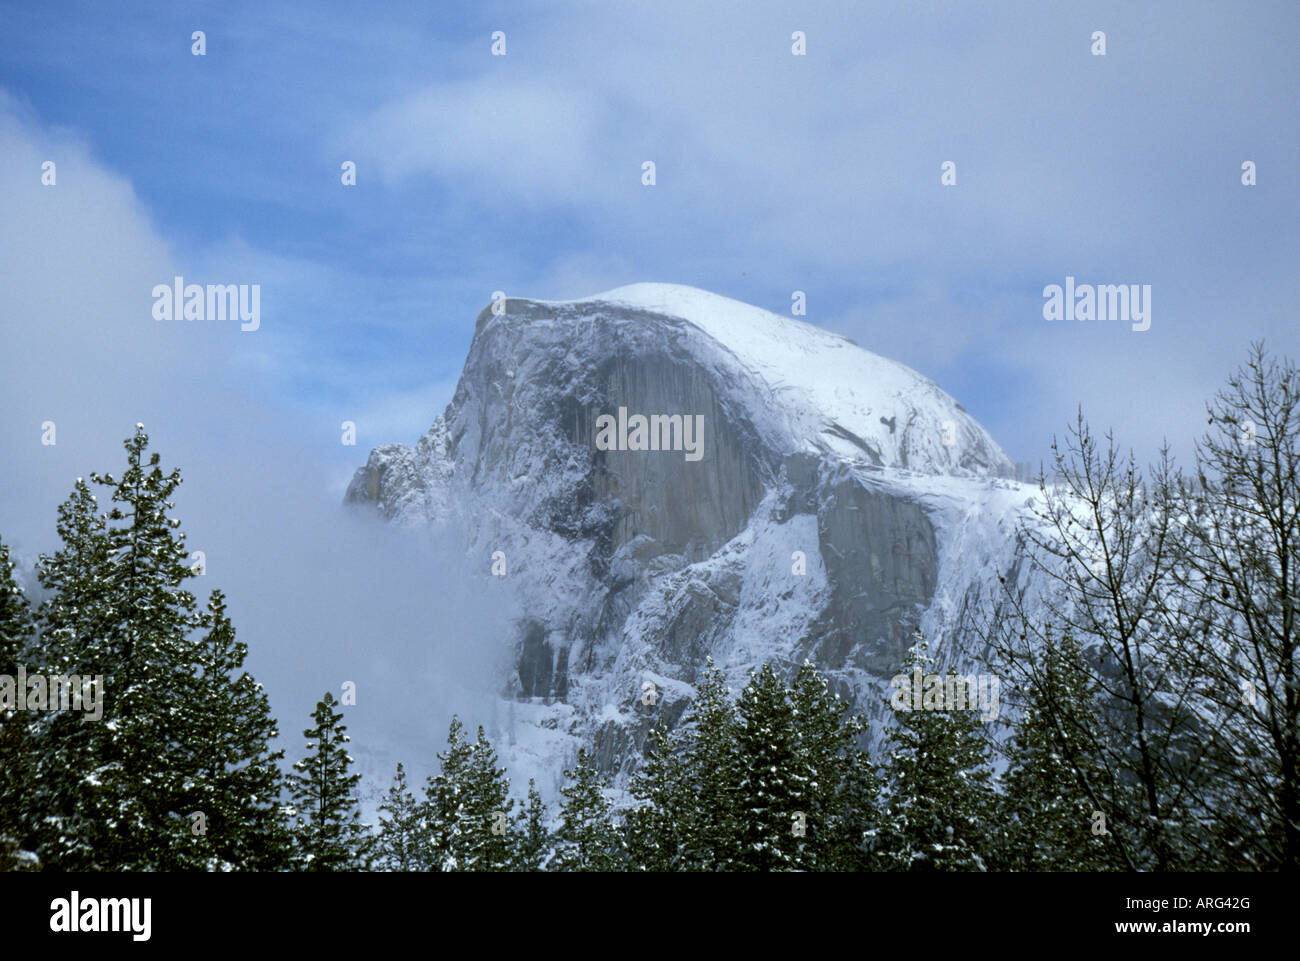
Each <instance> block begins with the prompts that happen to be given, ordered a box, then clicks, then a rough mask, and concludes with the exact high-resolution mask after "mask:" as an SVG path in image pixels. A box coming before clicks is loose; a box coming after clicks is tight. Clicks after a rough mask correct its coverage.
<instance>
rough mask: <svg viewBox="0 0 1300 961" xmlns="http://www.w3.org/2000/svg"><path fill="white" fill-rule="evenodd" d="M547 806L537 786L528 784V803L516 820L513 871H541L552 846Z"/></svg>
mask: <svg viewBox="0 0 1300 961" xmlns="http://www.w3.org/2000/svg"><path fill="white" fill-rule="evenodd" d="M546 822H547V813H546V804H545V803H544V802H543V801H542V795H541V794H540V793H538V790H537V785H536V784H534V783H533V781H532V780H529V782H528V801H527V803H525V804H523V805H521V807H520V809H519V813H518V815H516V818H515V832H514V851H513V856H512V858H511V862H510V863H511V868H510V869H511V870H512V871H541V870H542V869H543V867H544V864H545V861H546V855H547V853H548V852H549V850H550V846H551V832H550V830H549V829H548V828H547V826H546Z"/></svg>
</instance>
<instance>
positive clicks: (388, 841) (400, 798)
mask: <svg viewBox="0 0 1300 961" xmlns="http://www.w3.org/2000/svg"><path fill="white" fill-rule="evenodd" d="M379 810H380V811H381V812H383V813H382V814H380V816H379V840H378V843H377V845H376V853H377V855H378V861H379V865H380V866H381V867H382V868H384V869H385V870H387V871H421V870H423V869H424V867H425V862H424V856H425V854H426V853H427V850H428V841H427V839H426V837H425V820H424V818H425V811H424V806H423V805H422V804H419V803H418V802H417V801H416V800H415V796H414V795H413V794H412V793H411V790H410V788H408V787H407V786H406V771H405V770H404V769H403V767H402V765H401V764H398V765H397V774H396V775H395V776H394V777H393V783H392V786H391V787H389V789H388V797H387V799H386V800H385V801H384V803H383V804H381V805H380V806H379ZM385 815H387V816H386V817H385Z"/></svg>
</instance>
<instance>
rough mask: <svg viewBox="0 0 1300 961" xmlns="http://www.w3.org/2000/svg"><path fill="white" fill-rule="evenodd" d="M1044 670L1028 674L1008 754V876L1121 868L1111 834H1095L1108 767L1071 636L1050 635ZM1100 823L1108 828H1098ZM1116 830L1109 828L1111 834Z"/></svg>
mask: <svg viewBox="0 0 1300 961" xmlns="http://www.w3.org/2000/svg"><path fill="white" fill-rule="evenodd" d="M1048 642H1049V643H1048V644H1047V645H1046V647H1045V648H1044V649H1043V651H1042V654H1041V664H1040V665H1039V669H1038V670H1036V671H1034V672H1033V673H1031V674H1029V675H1028V676H1027V678H1026V684H1027V686H1028V688H1029V690H1028V692H1027V703H1026V704H1025V705H1024V708H1023V710H1022V712H1021V714H1020V717H1019V718H1018V719H1017V721H1016V727H1015V733H1014V735H1013V737H1012V738H1011V741H1010V742H1009V743H1008V745H1007V747H1006V751H1005V753H1006V757H1007V761H1008V768H1007V772H1006V774H1005V775H1004V776H1003V779H1002V781H1003V786H1004V792H1003V795H1002V796H1001V797H1000V798H999V805H1000V807H1001V808H1002V811H1003V814H1002V817H1001V818H1000V819H999V821H1000V822H1001V824H1002V838H1003V845H1002V852H1001V856H1000V857H999V858H998V864H997V867H999V868H1002V869H1005V870H1008V871H1100V870H1105V869H1106V868H1107V867H1115V868H1120V869H1122V867H1123V863H1122V860H1120V859H1119V858H1118V855H1116V854H1115V852H1113V851H1111V850H1110V847H1109V844H1108V838H1110V837H1111V836H1112V835H1111V834H1110V833H1109V832H1110V829H1109V828H1108V829H1107V833H1105V834H1102V833H1101V832H1100V831H1096V832H1095V831H1094V816H1093V812H1095V811H1097V810H1098V809H1099V807H1102V806H1104V805H1100V804H1099V803H1098V800H1097V798H1099V797H1101V796H1102V794H1101V789H1102V785H1103V782H1104V780H1105V777H1106V775H1105V770H1104V767H1103V766H1102V765H1100V764H1098V763H1097V762H1096V760H1095V758H1094V756H1093V751H1094V750H1095V745H1096V743H1097V740H1098V730H1097V725H1096V724H1094V723H1090V721H1089V719H1090V718H1092V717H1094V716H1095V713H1096V710H1097V703H1098V701H1097V690H1096V684H1095V682H1094V681H1093V678H1092V675H1091V674H1090V673H1089V672H1088V670H1087V669H1086V668H1085V667H1084V663H1083V652H1082V651H1081V649H1080V647H1079V644H1078V642H1077V641H1076V640H1075V638H1074V635H1073V632H1072V631H1069V630H1066V631H1065V633H1064V635H1063V636H1062V637H1061V638H1060V639H1059V640H1054V638H1053V637H1052V635H1051V632H1050V631H1049V632H1048ZM1097 823H1098V824H1101V823H1104V822H1097ZM1113 826H1114V825H1112V827H1113Z"/></svg>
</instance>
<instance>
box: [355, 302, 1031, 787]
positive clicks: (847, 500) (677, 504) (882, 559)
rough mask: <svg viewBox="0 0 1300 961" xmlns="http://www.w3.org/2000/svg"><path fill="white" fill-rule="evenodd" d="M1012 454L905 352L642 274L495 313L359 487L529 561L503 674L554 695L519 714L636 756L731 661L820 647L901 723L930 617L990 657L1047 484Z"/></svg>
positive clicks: (628, 761) (511, 577) (520, 693)
mask: <svg viewBox="0 0 1300 961" xmlns="http://www.w3.org/2000/svg"><path fill="white" fill-rule="evenodd" d="M502 307H503V309H502ZM638 415H639V416H640V417H643V418H645V420H646V425H648V429H647V430H645V431H643V432H642V433H641V434H640V435H638V433H637V424H638V421H637V417H638ZM673 418H679V419H677V420H674V419H673ZM687 425H698V428H699V430H698V433H697V434H695V435H693V436H691V435H687V434H686V433H685V432H684V430H683V429H682V428H684V427H685V426H687ZM602 427H603V429H604V433H603V434H602ZM611 437H612V438H613V439H614V443H613V445H611V443H610V440H611ZM620 440H622V441H625V443H620ZM688 440H689V441H691V442H692V443H694V444H695V446H694V447H690V446H688V445H687V443H686V442H687V441H688ZM611 447H612V448H613V449H611ZM619 447H622V448H623V449H617V448H619ZM645 447H659V448H673V449H638V448H645ZM1012 473H1013V467H1012V464H1011V463H1010V461H1009V460H1008V459H1007V457H1006V455H1005V454H1003V452H1002V451H1001V450H1000V449H999V448H998V446H997V444H996V443H995V442H994V441H993V439H992V438H991V437H990V436H989V435H988V433H987V432H986V431H985V430H984V429H983V428H982V427H980V425H979V424H978V423H976V422H975V421H974V420H973V419H972V418H971V417H970V416H969V415H968V414H967V413H966V412H965V410H964V409H962V408H961V407H960V405H958V404H957V403H956V402H955V401H954V400H953V399H952V398H951V397H949V396H948V395H947V394H945V393H944V392H943V391H942V390H940V389H939V388H938V387H937V386H936V385H935V384H933V383H932V382H931V381H929V380H927V379H925V378H924V377H922V376H920V375H919V374H917V373H915V372H914V371H912V370H910V369H908V368H906V367H904V366H902V365H901V364H897V363H895V362H893V361H889V360H887V359H885V358H882V357H878V356H876V355H874V354H871V353H869V352H867V351H865V350H862V349H860V348H858V347H857V346H856V345H854V344H853V343H851V342H850V341H848V340H846V339H844V338H841V337H838V336H836V335H833V334H830V333H828V332H826V331H823V330H821V329H819V328H816V327H813V326H811V325H808V324H804V323H800V322H798V321H795V320H792V319H789V318H784V317H780V316H777V315H774V314H771V313H768V312H766V311H762V310H759V309H757V308H753V307H749V306H747V305H744V304H739V303H737V302H735V301H731V300H728V299H726V298H722V297H717V296H715V295H712V294H708V293H706V292H704V291H699V290H695V289H693V288H686V287H675V286H667V285H652V284H641V285H635V286H633V287H626V288H620V289H618V290H615V291H611V292H610V293H607V294H604V295H600V296H597V297H592V298H588V299H586V300H582V301H572V302H564V303H547V302H540V301H531V300H518V299H512V300H507V301H505V302H504V304H503V305H498V307H497V310H496V311H494V310H493V309H491V308H489V309H486V310H484V311H483V312H482V313H481V314H480V315H479V317H478V319H477V323H476V327H475V334H474V339H473V343H472V345H471V347H470V352H469V357H468V359H467V360H466V363H465V368H464V371H463V373H462V375H461V379H460V382H459V384H458V386H457V389H456V393H455V396H454V398H453V399H452V402H451V404H450V405H449V406H448V408H447V410H446V411H445V412H444V413H443V414H442V415H441V416H439V417H438V418H437V419H436V420H435V422H434V424H433V427H432V428H431V430H430V431H429V432H428V434H426V435H425V436H424V437H423V438H421V439H420V440H419V441H418V442H417V443H416V444H415V445H414V446H412V447H407V446H403V445H388V446H385V447H379V448H376V449H374V450H373V451H372V452H371V454H370V458H369V460H368V462H367V463H366V465H365V466H364V467H362V468H361V469H360V470H358V471H357V473H356V475H355V477H354V479H353V481H352V483H351V485H350V487H349V489H348V492H347V500H348V501H350V502H353V503H357V504H365V505H372V506H373V508H375V509H377V510H378V511H380V512H381V513H382V514H383V515H384V516H385V517H387V518H390V519H392V520H394V521H396V522H400V523H404V524H417V525H424V524H434V525H456V526H458V527H460V528H461V529H463V531H464V535H465V539H466V544H467V548H466V549H467V551H468V554H469V557H470V558H471V563H477V564H481V565H482V569H483V572H484V576H485V577H488V576H491V574H490V570H491V568H492V567H493V564H494V558H495V559H496V561H495V562H496V563H497V564H498V567H500V566H501V565H504V569H505V572H506V573H505V577H506V579H507V580H508V582H509V583H510V584H511V586H512V587H513V589H514V592H515V594H516V596H517V597H518V598H519V599H520V600H521V603H522V605H523V607H524V609H525V610H526V611H527V615H526V617H524V618H523V619H521V621H520V623H519V625H518V630H519V633H518V638H517V642H516V653H517V657H516V669H515V671H514V673H513V675H512V676H511V677H509V678H505V679H503V696H504V697H506V698H508V699H511V700H513V701H515V702H516V703H518V704H528V705H532V706H533V710H532V713H531V714H529V715H528V718H529V719H527V720H524V721H519V720H517V721H516V723H525V724H527V723H536V724H542V725H545V726H547V727H552V728H559V729H563V730H564V731H566V732H567V733H568V734H570V735H571V736H572V738H573V739H574V740H575V743H576V740H577V739H593V740H594V743H595V746H596V756H597V758H598V760H599V762H600V763H601V765H602V766H603V767H604V768H605V769H606V770H607V771H609V772H611V773H614V774H616V775H618V776H619V777H621V776H623V775H625V774H626V773H627V771H628V770H629V769H630V767H631V766H632V765H633V764H634V763H635V760H636V757H637V753H638V752H637V749H638V747H639V745H640V744H641V742H642V739H643V737H644V734H645V733H646V731H647V730H648V729H649V728H650V727H651V726H652V725H653V724H654V723H655V722H656V721H657V720H659V719H661V718H662V719H664V720H666V721H668V722H669V723H672V722H674V721H675V720H676V719H677V717H679V716H680V714H681V712H682V710H683V709H684V707H685V705H686V703H687V701H688V700H689V697H690V696H691V694H692V693H693V691H692V684H693V683H694V682H695V680H696V678H697V676H698V673H699V671H700V670H701V668H702V667H703V665H704V663H705V660H706V658H709V657H712V659H713V660H714V662H715V663H717V664H718V665H719V666H720V667H721V668H723V670H724V671H725V672H726V673H727V675H728V678H729V680H730V681H731V682H732V683H733V684H734V685H735V686H737V687H738V686H740V685H741V684H743V682H744V680H745V678H746V676H747V673H748V671H749V670H751V669H753V668H755V667H757V666H758V665H760V664H761V663H763V662H765V661H772V662H777V663H779V664H780V665H782V666H783V667H785V668H786V669H790V670H792V669H793V668H794V667H796V666H797V665H798V664H799V663H800V662H801V661H802V660H803V659H804V658H810V659H812V660H813V661H814V663H816V664H817V665H818V666H819V667H820V668H821V669H822V670H823V672H824V673H826V674H828V675H829V676H830V677H831V678H833V680H834V682H835V684H836V686H837V687H838V689H839V690H840V692H841V693H842V694H843V695H844V696H846V697H848V698H850V699H852V700H853V701H854V702H855V703H856V704H857V705H858V706H859V708H860V709H862V710H863V711H864V713H866V714H868V716H869V717H873V718H875V719H877V720H881V721H883V719H884V710H883V707H884V698H885V696H886V692H887V690H888V679H889V678H890V677H892V676H893V675H894V674H896V673H898V671H899V669H900V666H901V664H902V663H903V660H904V657H905V653H906V649H907V647H908V646H909V644H910V643H911V641H910V637H911V635H912V633H913V631H914V630H915V629H916V628H917V627H918V626H921V627H922V628H923V629H924V630H925V632H926V634H927V636H928V637H930V638H931V639H932V642H933V643H934V644H935V645H936V646H937V648H938V650H939V653H940V655H941V657H946V658H947V659H949V660H951V661H952V662H954V663H958V664H959V666H964V665H967V664H971V663H975V662H976V661H977V660H978V658H979V656H980V652H970V651H962V650H959V649H957V648H956V647H954V645H953V641H952V638H953V637H954V636H955V632H954V629H955V627H956V623H957V621H958V619H959V618H960V617H961V616H963V615H967V616H968V615H969V614H970V613H971V612H972V611H976V610H980V611H987V610H988V608H989V605H990V604H991V603H993V601H992V598H994V596H995V593H996V592H995V591H994V590H993V586H992V585H991V584H990V581H991V580H992V579H993V578H994V576H995V568H996V567H998V566H1003V565H1005V564H1006V563H1007V562H1009V561H1010V560H1013V559H1014V553H1015V538H1014V529H1015V526H1016V520H1017V518H1018V516H1019V515H1020V512H1021V511H1022V510H1023V507H1024V502H1025V500H1026V497H1027V496H1028V493H1029V492H1028V489H1025V488H1021V487H1020V485H1017V484H1015V483H1014V482H1012V481H1010V480H1007V479H1006V478H1009V477H1010V476H1011V475H1012ZM497 573H498V574H499V573H500V570H499V569H498V572H497ZM647 684H652V685H654V688H653V697H651V698H648V699H647V698H645V697H643V694H644V692H645V691H646V690H647V689H646V687H645V685H647ZM646 700H649V701H651V702H652V703H645V702H646ZM515 716H516V718H518V717H519V716H520V715H518V714H516V715H515ZM527 742H528V739H527V738H526V737H524V738H520V739H518V742H517V743H518V744H520V745H525V744H527ZM519 750H526V748H525V747H520V748H519Z"/></svg>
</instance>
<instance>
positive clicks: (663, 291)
mask: <svg viewBox="0 0 1300 961" xmlns="http://www.w3.org/2000/svg"><path fill="white" fill-rule="evenodd" d="M529 303H532V304H536V305H538V306H540V307H543V308H552V309H560V308H570V309H573V308H577V309H578V313H579V314H580V315H581V316H584V317H586V316H590V314H591V312H593V311H599V309H600V308H601V306H602V305H610V306H616V307H619V308H624V309H626V310H628V311H631V312H632V313H633V315H634V316H636V317H637V318H638V319H639V320H640V321H642V322H646V321H648V320H649V318H652V317H654V316H661V317H672V318H677V319H678V320H681V321H685V322H686V323H687V324H689V325H691V326H692V327H694V328H696V329H697V330H698V331H700V332H701V333H702V334H704V335H705V336H706V337H707V338H709V339H710V340H711V341H713V342H714V343H715V344H716V345H717V346H718V347H720V348H721V349H722V351H723V352H724V353H725V354H726V355H728V356H729V357H730V358H732V359H733V360H734V362H735V364H736V365H737V366H738V367H739V368H741V369H742V370H743V372H744V373H745V374H746V375H748V377H747V379H749V380H751V381H753V382H757V383H758V384H761V385H762V387H763V388H764V390H763V392H764V394H765V395H766V396H764V397H763V398H762V404H761V405H750V406H753V407H758V406H765V407H771V406H775V407H777V408H779V411H780V416H778V417H777V418H775V420H776V421H777V422H778V423H779V424H780V425H781V426H782V427H783V428H784V429H783V430H782V431H781V432H782V433H785V434H786V436H785V437H784V438H782V440H783V441H784V443H782V444H781V446H783V447H786V448H787V451H789V452H795V451H803V452H813V453H832V454H835V455H838V456H840V457H843V458H845V459H847V460H866V461H867V462H868V463H870V464H872V465H873V466H886V467H903V468H909V469H912V470H918V471H921V472H924V473H936V474H958V475H982V476H983V475H995V476H996V475H1002V476H1006V475H1008V474H1010V473H1011V472H1012V465H1011V462H1010V460H1009V459H1008V458H1007V457H1006V455H1005V454H1004V453H1003V452H1002V450H1001V448H999V447H998V445H997V443H996V442H995V441H994V440H993V438H992V437H991V436H990V435H989V434H988V432H987V431H985V430H984V428H983V427H982V426H980V424H979V423H978V422H976V421H975V420H974V418H972V417H970V415H969V414H967V412H966V411H965V409H964V408H963V407H962V406H961V405H960V404H958V403H957V402H956V401H955V400H954V399H953V398H952V397H950V396H949V395H948V394H947V393H945V392H944V391H943V390H942V389H941V388H940V387H939V386H938V385H937V384H935V383H934V382H933V381H932V380H930V379H929V378H927V377H924V376H922V375H921V374H919V373H917V372H916V371H914V370H912V369H911V368H910V367H907V366H906V365H904V364H901V363H899V362H897V361H894V360H890V359H889V358H886V357H882V356H880V355H879V354H875V353H872V352H871V351H868V350H864V349H862V348H861V347H859V346H858V345H857V344H855V343H854V342H853V341H852V340H849V339H848V338H847V337H842V336H840V335H838V334H834V333H831V332H830V331H827V330H824V329H822V328H820V327H817V326H815V325H813V324H809V323H806V322H804V321H801V320H798V319H796V318H794V317H783V316H781V315H780V314H776V313H773V312H771V311H768V310H764V309H762V308H760V307H755V306H752V305H750V304H746V303H742V302H741V301H737V300H732V299H731V298H729V297H723V296H721V295H719V294H714V293H711V292H709V291H706V290H701V289H699V288H697V287H689V286H686V285H682V284H661V283H639V284H631V285H628V286H624V287H618V288H615V289H614V290H610V291H606V292H605V293H602V294H595V295H593V296H590V297H584V298H581V299H578V300H572V301H529Z"/></svg>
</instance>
